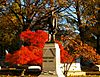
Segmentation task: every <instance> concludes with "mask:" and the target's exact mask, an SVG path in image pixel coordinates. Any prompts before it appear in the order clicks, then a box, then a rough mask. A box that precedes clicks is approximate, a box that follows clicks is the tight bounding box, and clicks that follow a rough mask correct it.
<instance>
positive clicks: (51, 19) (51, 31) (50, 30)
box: [48, 12, 57, 43]
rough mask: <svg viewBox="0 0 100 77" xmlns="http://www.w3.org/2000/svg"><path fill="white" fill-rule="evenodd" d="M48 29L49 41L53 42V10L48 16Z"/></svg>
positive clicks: (54, 20)
mask: <svg viewBox="0 0 100 77" xmlns="http://www.w3.org/2000/svg"><path fill="white" fill-rule="evenodd" d="M48 24H49V27H48V31H49V42H50V43H54V42H55V34H56V32H57V30H56V29H57V18H56V17H55V16H54V14H53V12H52V13H51V14H50V17H48Z"/></svg>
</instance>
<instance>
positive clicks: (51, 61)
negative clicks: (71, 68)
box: [39, 43, 65, 77]
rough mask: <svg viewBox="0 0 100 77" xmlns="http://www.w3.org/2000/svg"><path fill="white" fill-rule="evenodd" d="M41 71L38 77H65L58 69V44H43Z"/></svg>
mask: <svg viewBox="0 0 100 77" xmlns="http://www.w3.org/2000/svg"><path fill="white" fill-rule="evenodd" d="M42 69H43V70H42V73H41V75H40V76H39V77H65V76H64V75H63V73H62V71H61V69H60V49H59V46H58V44H56V43H47V44H45V46H44V50H43V66H42Z"/></svg>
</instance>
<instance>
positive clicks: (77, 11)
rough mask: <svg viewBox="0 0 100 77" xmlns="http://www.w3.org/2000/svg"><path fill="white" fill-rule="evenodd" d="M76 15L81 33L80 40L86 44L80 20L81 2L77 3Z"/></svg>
mask: <svg viewBox="0 0 100 77" xmlns="http://www.w3.org/2000/svg"><path fill="white" fill-rule="evenodd" d="M76 13H77V19H78V27H79V31H80V38H81V41H83V42H84V30H83V28H82V23H81V19H80V10H79V2H78V1H76Z"/></svg>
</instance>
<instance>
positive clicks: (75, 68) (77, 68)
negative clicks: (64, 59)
mask: <svg viewBox="0 0 100 77" xmlns="http://www.w3.org/2000/svg"><path fill="white" fill-rule="evenodd" d="M69 66H70V65H68V67H67V68H69ZM68 71H81V65H80V58H77V59H76V61H75V63H72V64H71V66H70V68H69V69H68Z"/></svg>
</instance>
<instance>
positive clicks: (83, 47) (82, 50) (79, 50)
mask: <svg viewBox="0 0 100 77" xmlns="http://www.w3.org/2000/svg"><path fill="white" fill-rule="evenodd" d="M62 40H63V41H64V42H65V41H69V44H67V45H66V44H65V49H66V50H67V51H68V52H70V54H71V55H72V56H73V57H76V58H77V57H80V56H82V57H84V60H83V61H87V60H91V61H93V63H94V64H100V55H99V54H97V53H96V49H95V48H93V47H92V46H89V45H88V44H85V43H83V42H82V41H81V40H79V39H69V38H68V37H67V38H66V37H64V38H63V39H62Z"/></svg>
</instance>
